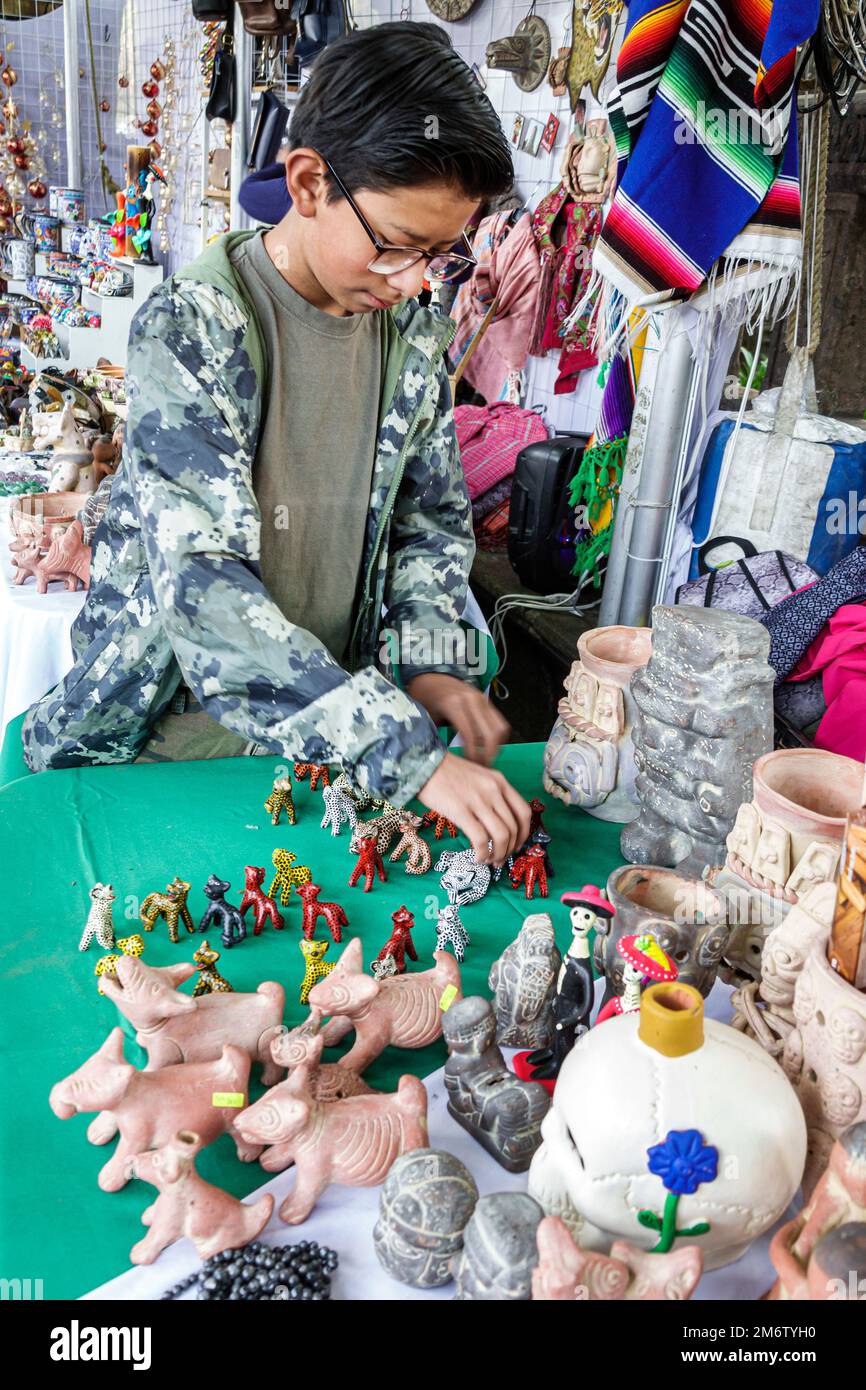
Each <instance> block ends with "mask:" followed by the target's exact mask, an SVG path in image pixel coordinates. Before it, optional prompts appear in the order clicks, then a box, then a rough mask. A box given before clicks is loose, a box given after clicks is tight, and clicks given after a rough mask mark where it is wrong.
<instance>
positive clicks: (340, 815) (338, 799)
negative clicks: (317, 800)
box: [322, 786, 358, 835]
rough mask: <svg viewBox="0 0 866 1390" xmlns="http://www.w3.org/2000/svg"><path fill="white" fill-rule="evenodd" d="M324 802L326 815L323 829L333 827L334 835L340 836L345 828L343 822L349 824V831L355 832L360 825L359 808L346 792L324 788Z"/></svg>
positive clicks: (333, 788)
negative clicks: (327, 826)
mask: <svg viewBox="0 0 866 1390" xmlns="http://www.w3.org/2000/svg"><path fill="white" fill-rule="evenodd" d="M322 800H323V801H324V803H325V814H324V815H323V816H322V829H323V830H324V828H325V826H326V825H329V826H330V827H331V834H332V835H339V833H340V831H341V830H342V828H343V822H344V821H348V822H349V829H350V830H354V829H355V828H356V826H357V824H358V807H357V806H356V805H355V803H354V801H353V800H352V798H351V797H350V796H347V795H346V793H345V792H341V791H339V790H338V788H337V787H336V786H334V787H323V788H322Z"/></svg>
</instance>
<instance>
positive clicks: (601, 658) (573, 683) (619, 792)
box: [544, 627, 652, 822]
mask: <svg viewBox="0 0 866 1390" xmlns="http://www.w3.org/2000/svg"><path fill="white" fill-rule="evenodd" d="M577 652H578V659H577V661H575V662H574V663H573V665H572V667H571V670H570V672H569V673H568V675H567V676H566V679H565V694H564V695H563V697H562V699H561V700H560V702H559V707H558V718H557V720H556V723H555V724H554V726H553V730H552V732H551V735H550V738H549V740H548V743H547V747H546V748H545V750H544V787H545V790H546V791H548V792H550V793H551V794H552V795H553V796H556V797H558V798H559V800H560V801H564V802H565V804H566V805H567V806H581V807H582V808H583V809H584V810H585V811H589V813H590V815H593V816H598V818H599V819H600V820H609V821H621V822H626V821H630V820H633V819H634V817H635V816H636V815H637V812H638V803H637V800H636V797H635V790H634V779H635V765H634V747H633V744H632V738H631V731H632V725H633V723H634V716H635V705H634V700H633V699H632V695H631V691H630V689H629V682H630V681H631V678H632V676H633V675H634V673H635V671H637V670H639V669H640V668H641V667H642V666H645V665H646V664H647V662H648V661H649V659H650V655H651V653H652V633H651V631H650V629H649V628H646V627H599V628H595V629H594V630H593V631H592V632H584V633H583V634H582V635H581V637H580V638H579V639H578V643H577Z"/></svg>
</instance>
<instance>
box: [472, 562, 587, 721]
mask: <svg viewBox="0 0 866 1390" xmlns="http://www.w3.org/2000/svg"><path fill="white" fill-rule="evenodd" d="M591 573H592V571H591V570H587V571H586V572H585V573H584V574H582V575H581V577H580V583H579V584H578V586H577V588H576V589H574V590H572V592H571V593H570V594H548V595H547V596H546V597H544V598H542V597H541V596H534V595H532V594H502V595H501V596H500V597H499V598H498V599H497V600H496V603H495V604H494V607H493V613H492V615H491V617H490V621H489V624H488V626H489V628H490V636H491V639H492V641H493V645H494V647H495V648H496V651H497V653H498V655H499V671H498V672H497V674H496V676H495V678H494V680H493V690H494V692H495V694H496V696H497V697H498V698H499V699H500V700H507V699H508V698H509V695H510V691H509V689H508V686H507V685H506V684H505V682H504V681H503V680H502V672H503V671H504V670H505V665H506V662H507V661H508V642H507V639H506V637H505V620H506V618H508V617H509V616H510V614H512V613H514V612H518V611H525V610H527V609H534V610H536V611H538V612H568V613H574V614H575V615H577V614H580V613H586V612H588V611H589V610H590V609H591V608H594V607H595V606H596V603H597V602H598V600H597V599H594V600H593V602H592V603H584V604H581V605H578V603H577V600H578V598H579V597H580V594H581V591H582V590H583V588H584V587H585V585H586V584H587V582H588V581H589V579H590V577H591ZM601 573H604V571H601Z"/></svg>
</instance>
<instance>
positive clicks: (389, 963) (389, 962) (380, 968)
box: [370, 956, 397, 980]
mask: <svg viewBox="0 0 866 1390" xmlns="http://www.w3.org/2000/svg"><path fill="white" fill-rule="evenodd" d="M370 970H371V972H372V974H373V977H374V978H375V979H377V980H388V979H390V977H391V976H392V975H396V974H397V962H396V961H395V959H394V957H393V956H383V957H382V959H381V960H374V961H373V963H372V965H371V966H370Z"/></svg>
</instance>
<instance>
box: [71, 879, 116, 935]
mask: <svg viewBox="0 0 866 1390" xmlns="http://www.w3.org/2000/svg"><path fill="white" fill-rule="evenodd" d="M113 902H114V889H113V888H112V886H111V884H110V883H94V885H93V887H92V888H91V890H90V911H89V912H88V914H87V921H86V922H85V924H84V931H83V932H82V935H81V940H80V941H79V943H78V949H79V951H86V950H87V948H88V946H89V945H90V943H91V941H92V940H93V938H94V936H95V937H96V940H97V944H98V945H100V946H101V947H102V949H103V951H110V950H111V948H112V946H113V945H114V922H113V920H112V916H111V904H112V903H113Z"/></svg>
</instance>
